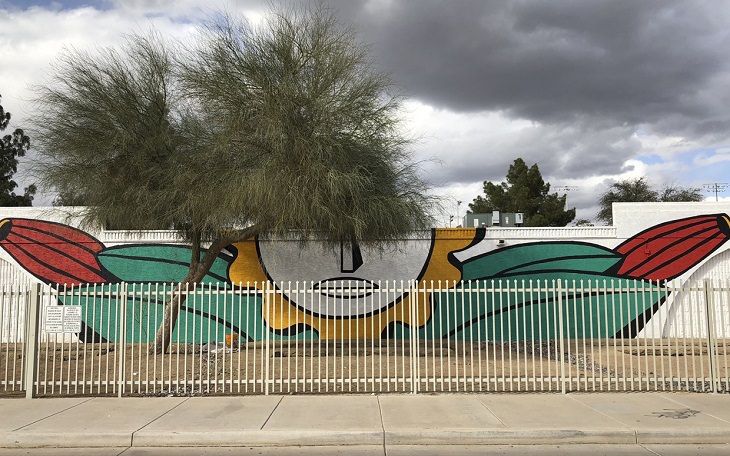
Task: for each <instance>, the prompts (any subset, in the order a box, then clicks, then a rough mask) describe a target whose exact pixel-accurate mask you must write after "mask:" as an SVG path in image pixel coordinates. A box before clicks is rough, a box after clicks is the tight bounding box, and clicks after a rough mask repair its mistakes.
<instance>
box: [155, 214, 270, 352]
mask: <svg viewBox="0 0 730 456" xmlns="http://www.w3.org/2000/svg"><path fill="white" fill-rule="evenodd" d="M254 233H256V227H255V226H251V227H248V228H246V229H244V230H239V231H236V232H235V233H233V234H231V233H229V234H228V235H227V236H224V235H221V236H219V237H218V238H216V239H215V240H214V241H213V242H212V243H211V245H210V247H208V249H207V250H206V251H205V255H204V256H203V259H202V260H201V259H200V251H201V247H200V244H201V235H200V232H194V233H193V236H192V239H191V241H192V249H191V250H192V255H191V258H190V268H189V269H188V274H187V275H186V276H185V278H184V279H183V280H182V282H180V283H179V284H178V285H177V286H176V287H175V290H174V291H173V295H172V298H171V299H170V301H168V302H166V303H165V315H164V317H163V320H162V324H161V325H160V327H159V328H158V329H157V333H156V334H155V342H154V344H153V345H152V347H150V349H149V353H150V354H154V353H157V354H162V353H166V352H167V349H168V348H169V347H170V340H171V339H172V330H173V328H175V325H176V324H177V318H178V315H179V314H180V308H181V307H182V305H183V304H184V303H185V300H186V299H187V294H186V291H188V290H189V289H190V286H191V285H192V286H193V287H194V286H195V285H196V284H198V283H200V281H202V280H203V278H205V275H206V274H207V273H208V271H210V268H211V267H212V266H213V262H214V261H215V259H216V257H217V256H218V254H220V253H221V251H222V250H223V248H224V247H226V246H227V245H229V244H232V243H233V242H236V241H239V240H244V239H248V238H249V237H251V236H252V235H253V234H254Z"/></svg>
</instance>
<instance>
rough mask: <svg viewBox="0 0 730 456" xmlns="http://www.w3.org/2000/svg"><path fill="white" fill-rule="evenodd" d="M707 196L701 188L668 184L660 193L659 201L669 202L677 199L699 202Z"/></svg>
mask: <svg viewBox="0 0 730 456" xmlns="http://www.w3.org/2000/svg"><path fill="white" fill-rule="evenodd" d="M704 199H705V196H704V195H703V194H702V190H701V189H699V188H689V187H688V188H684V187H678V186H676V185H668V186H666V187H664V188H663V189H662V191H661V194H660V195H659V201H664V202H667V203H670V202H677V201H689V202H698V201H704Z"/></svg>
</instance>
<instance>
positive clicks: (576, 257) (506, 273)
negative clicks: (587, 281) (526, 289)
mask: <svg viewBox="0 0 730 456" xmlns="http://www.w3.org/2000/svg"><path fill="white" fill-rule="evenodd" d="M591 258H597V259H603V258H612V259H616V260H619V259H620V257H619V256H618V255H616V254H613V255H571V256H561V257H553V258H544V259H541V260H535V261H529V262H526V263H522V264H520V265H518V266H513V267H511V268H507V269H504V270H502V272H499V273H497V274H495V275H494V276H492V277H504V276H512V275H515V273H512V272H510V271H515V270H518V273H519V274H522V273H524V272H528V271H523V272H519V270H520V269H523V268H525V267H527V266H533V265H536V264H544V263H551V262H555V261H563V260H587V259H591ZM547 271H563V272H567V271H578V270H576V269H564V270H562V269H545V270H540V269H537V270H534V271H533V270H531V271H529V273H530V274H532V273H534V272H547ZM580 271H582V272H586V271H585V270H584V269H580Z"/></svg>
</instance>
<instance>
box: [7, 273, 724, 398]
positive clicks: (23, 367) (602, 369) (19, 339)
mask: <svg viewBox="0 0 730 456" xmlns="http://www.w3.org/2000/svg"><path fill="white" fill-rule="evenodd" d="M313 285H314V286H313ZM316 285H317V284H308V283H300V282H297V283H278V284H272V283H258V284H251V283H249V284H240V285H239V286H236V287H231V286H227V285H225V284H203V285H197V286H192V285H191V286H188V287H187V288H185V287H180V286H178V285H177V284H126V283H121V284H104V285H84V286H77V287H66V288H60V289H55V288H52V287H49V286H41V285H35V284H15V285H12V286H11V285H5V286H3V287H1V288H0V299H1V300H2V306H0V312H1V313H0V322H2V344H1V345H0V382H1V383H0V394H5V395H13V394H16V395H25V396H27V397H32V396H59V395H118V396H123V395H191V394H192V395H195V394H270V393H337V392H347V393H358V392H359V393H369V392H378V393H380V392H411V393H420V392H442V391H454V392H456V391H461V392H487V391H558V392H566V391H657V390H659V391H676V390H683V391H698V392H709V391H718V392H725V391H727V390H728V382H729V381H730V372H728V369H729V368H730V363H729V360H728V344H729V343H730V308H729V303H730V284H729V283H727V282H724V283H719V282H717V281H715V282H712V281H709V280H706V281H702V282H698V283H691V284H684V285H683V286H678V285H677V284H674V283H662V284H660V283H652V282H646V281H631V282H627V281H619V282H613V281H611V280H610V279H606V280H602V281H590V282H587V281H586V282H584V281H572V280H563V279H558V280H545V281H539V282H524V281H521V282H519V283H518V282H513V281H496V280H494V281H493V280H488V281H475V282H459V283H416V282H401V283H379V284H371V285H368V286H367V287H365V286H362V285H352V284H350V283H347V282H345V283H341V284H339V286H337V287H336V289H334V288H333V289H332V290H322V289H318V288H317V287H316ZM166 303H174V305H176V306H178V309H179V311H180V313H179V317H178V320H177V323H176V325H175V326H174V328H173V331H172V334H171V343H170V346H169V348H168V349H167V350H166V351H165V352H164V353H162V354H160V353H156V352H155V351H154V350H150V349H151V348H152V347H153V345H154V343H153V342H154V337H155V332H156V330H157V328H158V326H159V325H160V322H162V320H163V315H164V311H165V306H166ZM344 303H349V305H350V307H349V309H356V310H357V309H360V310H357V311H355V312H354V314H352V311H351V312H350V314H348V313H347V311H346V310H343V309H339V310H337V309H334V307H333V306H335V307H336V306H338V305H339V306H342V305H345V304H344ZM328 315H334V316H328Z"/></svg>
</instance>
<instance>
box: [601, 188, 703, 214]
mask: <svg viewBox="0 0 730 456" xmlns="http://www.w3.org/2000/svg"><path fill="white" fill-rule="evenodd" d="M703 199H704V196H703V195H702V191H701V190H700V189H699V188H684V187H678V186H676V185H668V186H666V187H664V188H662V189H661V190H659V191H657V190H654V189H653V188H651V185H649V182H648V181H647V179H646V177H644V176H642V177H638V178H635V179H624V180H621V181H618V182H614V183H613V184H611V186H610V187H609V188H608V190H606V191H605V192H604V193H603V194H602V195H601V198H600V200H599V204H600V206H601V209H600V211H599V212H598V215H597V216H596V217H597V218H598V219H599V220H602V221H604V222H606V223H607V224H609V225H611V224H613V208H612V205H613V203H644V202H678V201H702V200H703Z"/></svg>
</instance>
